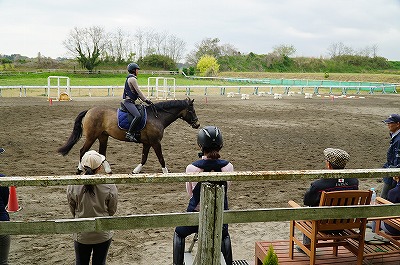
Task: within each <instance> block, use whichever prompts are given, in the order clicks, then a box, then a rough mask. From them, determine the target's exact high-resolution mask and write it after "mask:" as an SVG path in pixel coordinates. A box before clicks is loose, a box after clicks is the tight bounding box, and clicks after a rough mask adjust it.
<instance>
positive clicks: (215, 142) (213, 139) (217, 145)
mask: <svg viewBox="0 0 400 265" xmlns="http://www.w3.org/2000/svg"><path fill="white" fill-rule="evenodd" d="M197 144H198V145H199V146H200V147H201V149H218V150H219V149H221V148H222V146H223V140H222V134H221V131H220V129H218V127H215V126H206V127H204V128H202V129H201V130H200V131H199V133H198V135H197Z"/></svg>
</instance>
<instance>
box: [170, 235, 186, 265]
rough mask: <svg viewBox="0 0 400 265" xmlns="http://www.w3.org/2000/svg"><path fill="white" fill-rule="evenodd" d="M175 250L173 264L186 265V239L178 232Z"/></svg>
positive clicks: (175, 236)
mask: <svg viewBox="0 0 400 265" xmlns="http://www.w3.org/2000/svg"><path fill="white" fill-rule="evenodd" d="M173 247H174V249H173V254H172V257H173V262H174V265H184V257H185V238H182V237H180V236H179V235H178V234H177V233H176V232H175V233H174V246H173Z"/></svg>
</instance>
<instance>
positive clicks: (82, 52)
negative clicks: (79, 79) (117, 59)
mask: <svg viewBox="0 0 400 265" xmlns="http://www.w3.org/2000/svg"><path fill="white" fill-rule="evenodd" d="M63 44H64V46H65V48H66V49H67V50H68V51H69V52H70V53H71V55H73V56H74V57H75V58H76V59H77V60H78V62H79V64H80V65H81V66H82V67H84V68H86V69H88V70H89V71H92V70H93V69H94V68H95V67H96V66H97V65H98V64H99V63H100V61H101V54H103V53H104V52H105V47H106V44H107V34H106V33H105V31H104V29H103V28H102V27H97V26H93V27H89V28H77V27H75V28H74V29H73V30H72V31H71V32H70V34H69V36H68V38H67V39H66V40H64V41H63Z"/></svg>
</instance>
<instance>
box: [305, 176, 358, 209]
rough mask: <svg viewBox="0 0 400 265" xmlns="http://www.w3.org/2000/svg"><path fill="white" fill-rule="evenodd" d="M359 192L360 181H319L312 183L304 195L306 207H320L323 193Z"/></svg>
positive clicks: (351, 179) (354, 179)
mask: <svg viewBox="0 0 400 265" xmlns="http://www.w3.org/2000/svg"><path fill="white" fill-rule="evenodd" d="M340 190H358V179H356V178H349V179H319V180H316V181H314V182H313V183H311V187H310V188H309V189H308V191H307V192H306V194H305V195H304V205H307V206H319V201H320V199H321V194H322V192H323V191H326V192H329V191H340Z"/></svg>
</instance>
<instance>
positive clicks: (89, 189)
mask: <svg viewBox="0 0 400 265" xmlns="http://www.w3.org/2000/svg"><path fill="white" fill-rule="evenodd" d="M94 174H95V173H94V172H93V169H91V168H90V167H86V166H85V175H94ZM86 192H87V193H89V195H90V196H92V197H94V195H95V193H94V186H93V185H92V184H85V185H83V193H86Z"/></svg>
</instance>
